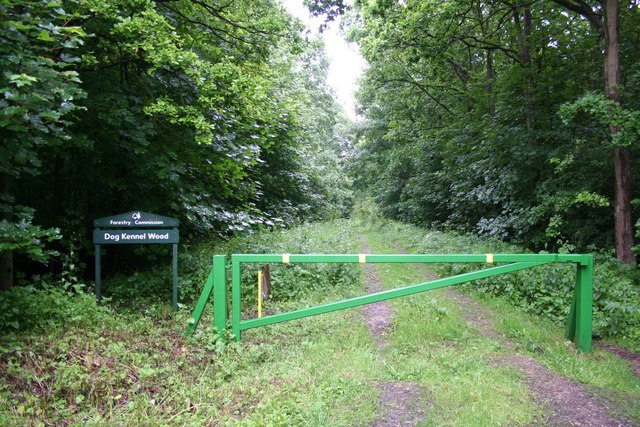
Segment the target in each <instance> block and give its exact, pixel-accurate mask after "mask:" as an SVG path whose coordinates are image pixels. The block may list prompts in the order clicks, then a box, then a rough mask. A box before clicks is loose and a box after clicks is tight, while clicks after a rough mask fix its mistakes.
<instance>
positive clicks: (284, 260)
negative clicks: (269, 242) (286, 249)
mask: <svg viewBox="0 0 640 427" xmlns="http://www.w3.org/2000/svg"><path fill="white" fill-rule="evenodd" d="M282 263H283V264H289V254H282Z"/></svg>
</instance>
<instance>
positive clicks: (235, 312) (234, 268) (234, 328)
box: [231, 257, 241, 341]
mask: <svg viewBox="0 0 640 427" xmlns="http://www.w3.org/2000/svg"><path fill="white" fill-rule="evenodd" d="M240 294H241V293H240V263H239V262H238V261H234V260H233V257H232V258H231V332H232V333H233V335H234V337H235V339H236V341H240V338H241V332H240Z"/></svg>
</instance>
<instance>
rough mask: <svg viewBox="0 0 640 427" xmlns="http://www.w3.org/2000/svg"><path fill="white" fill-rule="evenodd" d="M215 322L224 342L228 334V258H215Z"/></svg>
mask: <svg viewBox="0 0 640 427" xmlns="http://www.w3.org/2000/svg"><path fill="white" fill-rule="evenodd" d="M213 321H214V324H215V327H216V331H218V336H219V337H220V339H221V340H222V341H224V340H225V338H226V332H227V257H226V256H225V255H214V257H213Z"/></svg>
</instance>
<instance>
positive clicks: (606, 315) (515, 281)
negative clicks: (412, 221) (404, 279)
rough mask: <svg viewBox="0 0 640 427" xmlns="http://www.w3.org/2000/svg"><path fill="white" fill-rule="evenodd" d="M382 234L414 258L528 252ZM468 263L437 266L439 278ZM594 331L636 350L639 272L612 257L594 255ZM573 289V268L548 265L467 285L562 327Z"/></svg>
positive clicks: (487, 243) (458, 238) (410, 231)
mask: <svg viewBox="0 0 640 427" xmlns="http://www.w3.org/2000/svg"><path fill="white" fill-rule="evenodd" d="M383 230H384V233H385V234H386V235H388V236H396V237H394V238H395V239H402V240H404V241H406V242H409V244H410V248H411V250H412V251H413V252H416V253H526V252H527V251H526V249H524V248H522V247H520V246H515V245H509V244H506V243H503V242H500V241H498V240H495V239H478V238H477V237H475V236H472V235H468V234H462V235H458V234H454V233H450V232H448V233H443V232H438V231H434V230H427V231H425V230H421V229H418V228H416V227H413V226H409V225H403V224H400V223H395V222H389V223H386V224H385V226H384V228H383ZM477 267H478V266H477V265H472V264H445V265H439V266H435V267H434V268H435V269H436V271H438V272H441V273H443V274H447V275H451V274H461V273H465V272H467V271H472V270H476V269H477ZM593 280H594V285H593V307H594V309H593V322H594V324H593V332H594V335H595V336H596V337H603V338H617V339H622V340H624V341H626V342H627V343H628V345H630V346H632V347H633V348H634V349H635V350H636V351H638V350H640V336H638V330H640V316H639V313H640V286H639V283H640V278H639V277H638V274H637V271H636V270H634V269H630V268H629V267H628V266H624V265H622V264H620V263H619V262H618V261H617V260H616V259H615V258H613V257H611V256H610V255H597V256H596V259H595V263H594V279H593ZM574 286H575V268H573V267H572V266H567V265H560V264H558V265H548V266H543V267H537V268H535V269H527V270H524V271H520V272H516V273H510V274H507V275H502V276H496V277H492V278H489V279H485V280H481V281H478V282H476V283H474V284H472V285H467V286H466V289H468V290H470V291H472V292H476V293H479V294H488V295H494V296H504V297H505V298H506V299H507V300H508V301H509V302H510V303H511V304H513V305H514V306H516V307H520V308H522V309H524V310H525V311H526V312H527V313H531V314H535V315H537V316H540V317H542V318H545V319H549V320H551V321H553V322H554V323H555V324H557V325H560V326H563V325H565V324H566V321H567V317H568V315H569V307H570V306H571V299H572V295H573V289H574Z"/></svg>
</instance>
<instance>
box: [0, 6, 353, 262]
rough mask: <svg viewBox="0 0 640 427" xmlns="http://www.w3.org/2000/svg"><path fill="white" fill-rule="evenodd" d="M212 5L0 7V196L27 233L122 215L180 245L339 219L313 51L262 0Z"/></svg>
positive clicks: (341, 140) (317, 52) (345, 197)
mask: <svg viewBox="0 0 640 427" xmlns="http://www.w3.org/2000/svg"><path fill="white" fill-rule="evenodd" d="M213 3H215V2H213ZM213 3H212V2H198V1H191V0H180V1H179V2H153V1H128V0H125V1H119V0H88V1H81V0H79V1H75V0H72V1H65V2H58V1H54V2H48V3H46V2H45V3H43V2H39V1H31V2H26V3H25V2H19V3H16V2H12V1H9V2H4V3H3V4H2V6H1V7H0V14H2V18H3V19H2V34H3V37H2V41H1V42H0V43H2V44H1V45H0V51H1V52H2V59H1V60H0V61H1V62H2V63H1V64H0V65H2V69H3V73H4V74H3V75H2V76H0V79H1V80H0V83H1V84H0V86H1V87H2V93H3V95H2V97H1V98H0V106H1V107H2V108H1V110H2V117H0V137H1V138H2V144H1V146H0V187H1V188H0V191H1V192H3V193H6V194H4V195H3V200H6V201H7V203H10V204H11V205H15V206H27V207H29V208H30V209H33V210H34V213H33V218H32V221H31V222H30V224H33V227H34V228H33V230H32V231H33V233H32V234H33V236H34V238H38V237H37V236H42V237H43V238H42V239H41V240H44V236H45V235H44V234H42V233H41V232H40V230H52V229H60V234H62V235H64V236H72V235H74V234H76V235H78V231H79V230H86V229H87V227H89V226H90V224H91V221H92V220H93V219H95V218H98V217H102V216H106V215H111V214H114V213H117V212H122V211H128V210H131V209H141V210H147V211H151V212H158V213H161V214H164V215H168V216H174V217H178V218H179V219H180V220H181V235H182V236H184V237H185V238H188V237H189V236H197V235H206V236H210V235H211V234H212V233H217V234H219V235H221V236H222V235H229V234H231V233H233V232H237V231H251V230H252V229H254V228H258V227H260V226H262V225H267V226H270V227H273V226H292V225H295V224H297V223H299V222H301V221H308V220H316V219H320V218H340V217H345V216H347V215H348V212H349V210H350V206H351V189H350V184H349V179H348V176H347V175H346V174H345V173H344V164H343V163H344V161H343V155H342V153H343V151H344V149H345V147H346V146H347V145H348V142H347V139H348V138H349V137H350V135H349V125H348V123H347V120H346V119H344V117H342V115H341V112H340V110H339V108H338V107H337V105H336V103H335V101H334V100H333V99H332V97H331V94H330V91H329V89H328V87H327V84H326V75H327V60H326V58H325V57H324V52H323V51H322V46H321V44H320V42H319V41H318V40H305V39H304V38H303V37H302V34H301V30H302V26H301V25H300V24H299V23H298V22H296V21H295V20H294V19H293V18H292V17H291V16H289V15H288V14H287V12H286V11H285V9H284V8H283V7H282V6H280V5H274V4H273V2H271V1H267V0H258V1H248V2H246V1H242V2H236V3H233V4H230V5H226V6H223V5H216V4H213ZM159 207H161V208H159ZM158 209H161V210H160V211H158ZM4 219H6V220H7V221H9V222H11V221H14V220H16V218H4ZM7 227H9V226H8V225H7V226H6V227H5V228H7ZM13 227H14V228H16V227H19V226H18V225H17V223H16V224H14V225H13ZM20 227H22V228H24V227H23V226H20ZM7 230H8V228H7ZM12 230H13V229H12ZM9 232H10V233H12V234H16V233H17V231H16V230H13V231H11V230H9V231H7V233H9ZM38 233H40V234H38ZM80 235H82V236H88V234H87V233H85V234H80ZM83 238H84V237H83ZM32 240H33V239H32ZM35 247H37V245H36V246H34V248H35ZM90 248H91V242H90V241H89V240H88V239H86V238H84V240H82V242H80V244H79V245H78V250H79V251H81V252H82V253H81V256H83V257H86V256H87V255H88V251H89V250H90ZM34 250H36V249H34ZM114 252H115V251H114ZM123 258H128V260H127V261H128V263H132V262H135V261H134V260H135V259H136V258H135V257H126V256H123ZM114 259H115V258H112V257H109V256H108V257H106V258H105V262H106V263H107V264H108V263H110V262H112V260H114ZM105 271H109V268H108V265H107V266H106V268H105Z"/></svg>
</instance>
